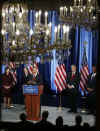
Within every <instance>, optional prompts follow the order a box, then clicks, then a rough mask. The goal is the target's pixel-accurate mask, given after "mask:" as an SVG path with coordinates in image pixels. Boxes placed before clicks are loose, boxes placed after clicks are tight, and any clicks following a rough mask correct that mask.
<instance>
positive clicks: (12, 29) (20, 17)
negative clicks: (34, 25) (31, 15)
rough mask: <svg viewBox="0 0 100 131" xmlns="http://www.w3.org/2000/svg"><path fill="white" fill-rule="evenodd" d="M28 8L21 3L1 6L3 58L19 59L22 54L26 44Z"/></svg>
mask: <svg viewBox="0 0 100 131" xmlns="http://www.w3.org/2000/svg"><path fill="white" fill-rule="evenodd" d="M27 14H28V8H27V5H26V4H25V3H22V2H17V1H16V2H15V1H10V2H5V3H4V4H3V6H2V30H1V33H2V35H3V53H4V54H3V56H4V58H5V59H6V58H8V59H9V56H10V55H13V56H15V57H16V58H17V59H19V56H21V55H22V54H23V53H24V50H23V47H24V46H25V44H26V43H28V35H29V34H28V32H29V24H28V16H27Z"/></svg>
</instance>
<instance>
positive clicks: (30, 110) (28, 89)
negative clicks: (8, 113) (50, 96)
mask: <svg viewBox="0 0 100 131" xmlns="http://www.w3.org/2000/svg"><path fill="white" fill-rule="evenodd" d="M42 93H43V85H24V86H23V94H24V96H25V106H26V113H27V120H34V121H38V120H40V96H41V94H42Z"/></svg>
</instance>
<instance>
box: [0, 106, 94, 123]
mask: <svg viewBox="0 0 100 131" xmlns="http://www.w3.org/2000/svg"><path fill="white" fill-rule="evenodd" d="M1 109H2V112H1V120H2V121H10V122H17V121H19V120H20V119H19V115H20V114H21V113H23V112H24V113H26V112H25V106H24V105H22V104H14V107H12V108H10V109H4V106H3V104H2V105H1ZM44 110H48V111H49V117H48V121H50V122H52V123H54V124H55V120H56V118H57V117H58V116H62V117H63V120H64V124H67V125H74V124H75V116H76V115H77V114H81V116H82V119H83V122H88V123H89V124H90V126H92V125H93V124H94V116H93V115H87V114H84V113H81V110H80V109H78V113H76V114H74V113H68V110H69V108H65V107H62V108H58V107H53V106H41V114H42V112H43V111H44ZM34 122H35V121H34Z"/></svg>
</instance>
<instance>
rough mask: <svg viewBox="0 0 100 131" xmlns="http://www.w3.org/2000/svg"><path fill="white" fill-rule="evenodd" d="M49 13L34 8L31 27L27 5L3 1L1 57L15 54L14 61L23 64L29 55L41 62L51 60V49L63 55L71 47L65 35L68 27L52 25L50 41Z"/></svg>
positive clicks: (67, 34)
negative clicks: (39, 59)
mask: <svg viewBox="0 0 100 131" xmlns="http://www.w3.org/2000/svg"><path fill="white" fill-rule="evenodd" d="M48 16H49V15H48V12H47V11H44V12H43V11H42V10H38V11H37V10H36V11H35V15H34V20H35V21H34V26H33V27H32V28H30V26H29V22H28V7H27V4H25V3H23V2H19V1H18V2H17V1H16V2H14V1H10V2H4V4H3V6H2V30H1V33H2V35H3V47H4V54H3V56H4V58H5V57H6V58H8V59H9V56H14V60H15V62H19V63H24V62H25V61H28V58H29V57H30V56H31V58H32V59H34V58H35V57H37V56H38V57H40V58H41V59H42V61H50V60H51V59H53V54H52V51H53V50H56V52H57V53H58V55H61V52H62V54H63V51H65V50H67V49H69V48H71V41H70V40H69V37H68V36H69V30H70V27H69V26H67V24H58V25H57V26H56V27H55V31H54V33H55V40H54V42H53V43H51V39H52V38H51V37H52V34H51V33H52V23H51V22H48ZM43 19H44V20H43ZM42 20H43V21H42ZM59 52H60V54H59Z"/></svg>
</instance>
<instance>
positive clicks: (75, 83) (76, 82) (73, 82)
mask: <svg viewBox="0 0 100 131" xmlns="http://www.w3.org/2000/svg"><path fill="white" fill-rule="evenodd" d="M66 82H67V84H69V85H73V86H74V88H72V89H74V90H76V91H78V86H79V83H80V73H78V72H76V73H75V74H74V76H73V77H72V72H69V73H68V74H67V79H66Z"/></svg>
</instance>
